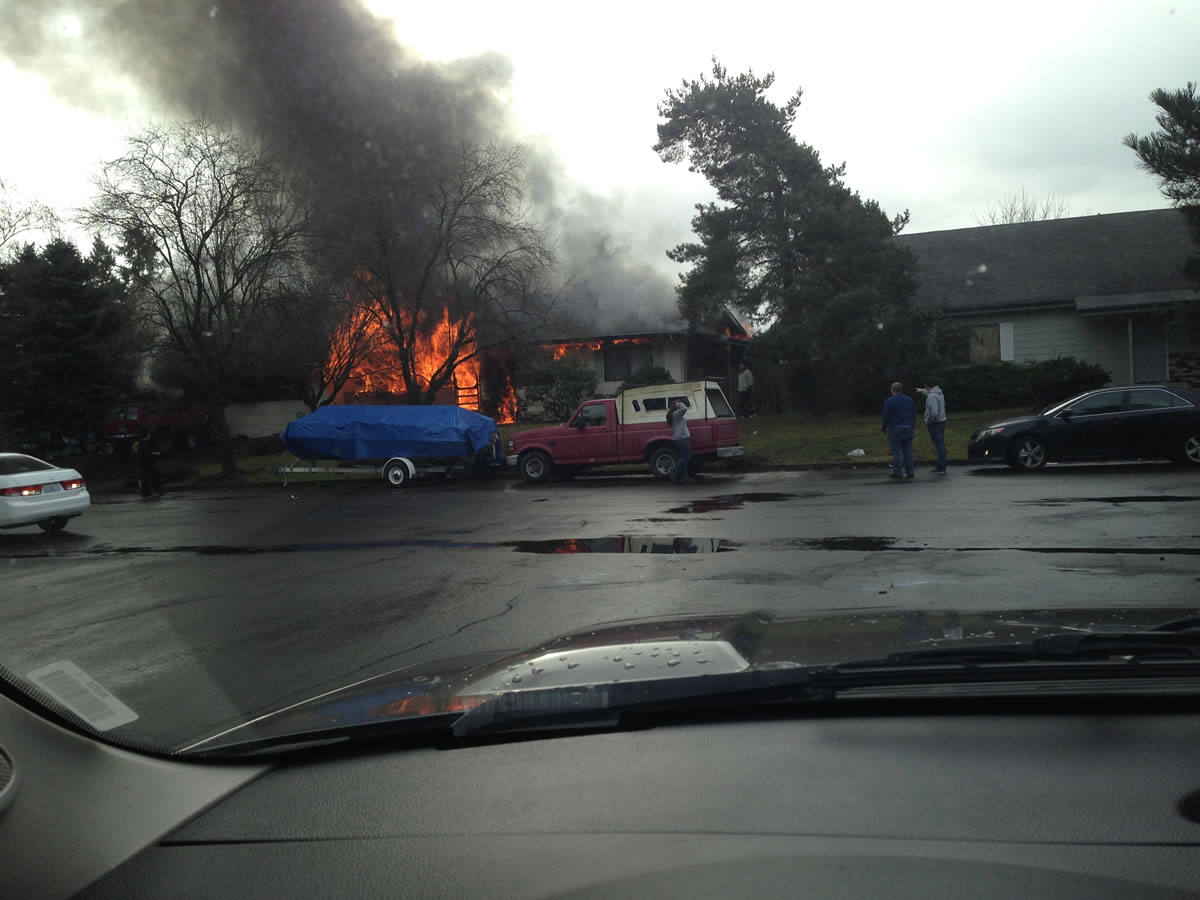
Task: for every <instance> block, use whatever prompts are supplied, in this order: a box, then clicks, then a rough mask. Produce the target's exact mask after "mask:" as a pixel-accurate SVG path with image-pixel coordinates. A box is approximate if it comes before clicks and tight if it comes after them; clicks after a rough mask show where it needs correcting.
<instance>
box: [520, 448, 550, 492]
mask: <svg viewBox="0 0 1200 900" xmlns="http://www.w3.org/2000/svg"><path fill="white" fill-rule="evenodd" d="M520 466H521V477H523V478H524V479H525V480H526V481H528V482H529V483H530V484H541V483H542V482H544V481H547V480H549V478H550V472H551V471H552V470H553V468H554V463H553V462H551V460H550V457H549V456H547V455H546V454H545V453H543V452H542V451H541V450H530V451H529V452H528V453H526V454H525V455H524V456H522V457H521V462H520Z"/></svg>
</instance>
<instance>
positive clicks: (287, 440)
mask: <svg viewBox="0 0 1200 900" xmlns="http://www.w3.org/2000/svg"><path fill="white" fill-rule="evenodd" d="M495 433H496V422H495V420H494V419H491V418H489V417H487V416H484V415H480V414H479V413H477V412H472V411H471V410H469V409H462V408H461V407H458V406H323V407H321V408H320V409H318V410H317V411H316V412H313V413H309V414H308V415H307V416H304V417H302V418H299V419H295V420H294V421H292V422H289V423H288V424H287V427H286V428H284V429H283V431H282V432H281V433H280V435H279V437H280V438H281V439H282V440H283V443H284V446H285V447H287V449H288V450H289V451H290V452H291V453H292V454H294V455H295V456H296V457H298V458H300V459H348V460H369V459H390V458H391V457H393V456H406V457H409V458H410V459H421V458H424V459H444V458H447V457H455V456H465V455H467V454H475V453H478V452H479V451H480V450H484V449H486V448H487V446H488V444H489V443H490V442H491V440H492V435H493V434H495Z"/></svg>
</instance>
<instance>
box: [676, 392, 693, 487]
mask: <svg viewBox="0 0 1200 900" xmlns="http://www.w3.org/2000/svg"><path fill="white" fill-rule="evenodd" d="M686 415H687V404H686V403H684V402H683V401H682V400H676V401H675V405H674V406H672V407H671V437H672V438H673V439H674V440H675V449H676V450H677V451H679V459H678V460H677V461H676V463H675V466H674V468H672V469H671V480H672V481H674V482H675V483H677V484H687V483H688V482H689V481H691V480H692V479H691V478H689V477H688V464H689V463H690V462H691V461H692V433H691V432H690V431H688V427H687V419H685V418H684V417H685V416H686Z"/></svg>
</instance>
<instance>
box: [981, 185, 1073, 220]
mask: <svg viewBox="0 0 1200 900" xmlns="http://www.w3.org/2000/svg"><path fill="white" fill-rule="evenodd" d="M1070 215H1071V202H1070V201H1069V200H1067V199H1066V198H1065V197H1060V196H1059V195H1058V194H1055V193H1050V194H1047V195H1046V196H1045V197H1043V198H1040V199H1039V198H1038V197H1035V196H1031V195H1030V194H1028V193H1026V192H1025V189H1024V188H1022V189H1021V193H1019V194H1005V195H1004V197H1002V198H1001V199H1000V200H999V201H998V202H997V203H995V204H991V203H989V204H988V207H987V210H986V211H985V212H984V213H983V215H979V214H978V213H971V218H972V219H974V220H975V223H976V224H977V225H1012V224H1014V223H1016V222H1040V221H1042V220H1044V219H1065V218H1067V217H1068V216H1070Z"/></svg>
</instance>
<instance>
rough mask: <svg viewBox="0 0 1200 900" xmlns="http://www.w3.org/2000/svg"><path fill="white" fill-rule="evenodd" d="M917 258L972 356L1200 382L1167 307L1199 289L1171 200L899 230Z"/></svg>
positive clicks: (927, 301) (931, 300)
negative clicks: (1153, 205)
mask: <svg viewBox="0 0 1200 900" xmlns="http://www.w3.org/2000/svg"><path fill="white" fill-rule="evenodd" d="M897 240H898V241H899V242H900V243H901V244H902V245H903V246H905V247H908V248H909V250H911V251H912V252H913V254H914V255H915V256H916V258H917V261H918V263H919V277H920V287H919V289H918V291H917V302H918V303H920V304H922V305H926V306H933V307H937V308H939V309H942V310H944V311H945V312H946V313H948V314H949V315H951V316H954V317H955V318H958V319H961V320H963V321H964V322H965V323H966V324H967V325H969V326H970V328H971V332H972V338H971V346H970V350H969V359H970V361H971V362H997V361H1001V360H1013V361H1016V362H1023V361H1025V360H1045V359H1054V358H1056V357H1060V356H1074V357H1076V358H1078V359H1080V360H1084V361H1086V362H1092V363H1098V364H1100V365H1101V366H1103V367H1104V368H1105V369H1107V370H1108V371H1109V372H1110V373H1111V375H1112V380H1113V383H1131V384H1132V383H1147V382H1177V383H1183V384H1190V385H1191V386H1193V387H1195V386H1197V385H1200V352H1198V351H1200V347H1198V346H1194V345H1189V344H1187V343H1184V342H1182V341H1180V340H1179V339H1178V337H1177V336H1176V335H1172V334H1170V333H1169V330H1168V327H1167V313H1168V311H1169V310H1170V309H1171V307H1172V306H1173V305H1175V304H1177V303H1180V302H1183V301H1186V300H1192V299H1195V298H1196V297H1197V294H1196V292H1195V289H1194V286H1193V285H1192V283H1191V282H1190V281H1188V279H1187V278H1185V277H1184V275H1183V272H1182V269H1183V265H1184V263H1185V261H1186V259H1187V257H1188V255H1189V254H1191V253H1197V252H1200V251H1198V248H1197V246H1196V243H1195V241H1194V239H1193V237H1192V233H1191V231H1190V229H1189V227H1188V222H1187V219H1186V215H1185V213H1184V212H1182V211H1181V210H1177V209H1158V210H1147V211H1144V212H1131V213H1112V214H1107V215H1098V216H1082V217H1078V218H1071V219H1048V220H1045V221H1040V222H1021V223H1016V224H1012V225H985V226H982V227H978V228H960V229H955V230H952V231H930V232H926V233H924V234H907V235H900V236H899V237H898V238H897Z"/></svg>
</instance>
